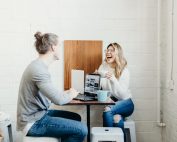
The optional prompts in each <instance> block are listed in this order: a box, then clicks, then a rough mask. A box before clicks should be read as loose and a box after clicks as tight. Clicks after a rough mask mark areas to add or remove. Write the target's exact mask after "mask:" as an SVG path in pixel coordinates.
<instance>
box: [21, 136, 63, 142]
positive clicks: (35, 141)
mask: <svg viewBox="0 0 177 142" xmlns="http://www.w3.org/2000/svg"><path fill="white" fill-rule="evenodd" d="M23 142H60V139H57V138H51V137H28V136H25V137H24V138H23Z"/></svg>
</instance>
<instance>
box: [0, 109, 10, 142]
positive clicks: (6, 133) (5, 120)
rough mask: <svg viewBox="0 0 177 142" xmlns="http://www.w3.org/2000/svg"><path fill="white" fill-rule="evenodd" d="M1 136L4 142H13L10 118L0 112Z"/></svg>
mask: <svg viewBox="0 0 177 142" xmlns="http://www.w3.org/2000/svg"><path fill="white" fill-rule="evenodd" d="M0 134H1V135H2V137H3V140H2V142H13V135H12V125H11V120H10V116H9V115H8V114H5V113H3V112H0Z"/></svg>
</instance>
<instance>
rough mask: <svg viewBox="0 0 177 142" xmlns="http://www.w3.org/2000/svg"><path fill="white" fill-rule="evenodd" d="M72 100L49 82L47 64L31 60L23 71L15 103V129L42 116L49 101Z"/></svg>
mask: <svg viewBox="0 0 177 142" xmlns="http://www.w3.org/2000/svg"><path fill="white" fill-rule="evenodd" d="M71 100H72V97H71V95H70V94H67V93H66V92H59V91H58V89H57V88H56V87H54V85H53V84H52V82H51V77H50V74H49V71H48V67H47V65H45V64H44V63H43V61H41V60H40V59H36V60H35V61H33V62H32V63H31V64H30V65H28V67H27V68H26V70H25V71H24V73H23V76H22V79H21V82H20V88H19V94H18V103H17V130H20V131H22V130H23V129H24V127H25V126H26V125H27V124H28V123H31V122H35V121H37V120H39V119H41V118H42V116H43V115H44V114H45V113H46V111H47V110H48V108H49V106H50V104H51V102H52V103H54V104H56V105H62V104H65V103H68V102H70V101H71Z"/></svg>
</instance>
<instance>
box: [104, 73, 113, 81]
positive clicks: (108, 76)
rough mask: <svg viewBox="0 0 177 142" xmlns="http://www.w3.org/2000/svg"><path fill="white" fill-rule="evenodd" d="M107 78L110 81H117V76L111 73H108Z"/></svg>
mask: <svg viewBox="0 0 177 142" xmlns="http://www.w3.org/2000/svg"><path fill="white" fill-rule="evenodd" d="M105 77H106V78H107V79H109V80H110V81H114V80H115V79H116V77H115V75H114V74H113V73H111V72H106V74H105Z"/></svg>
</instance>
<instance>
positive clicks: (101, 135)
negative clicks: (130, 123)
mask: <svg viewBox="0 0 177 142" xmlns="http://www.w3.org/2000/svg"><path fill="white" fill-rule="evenodd" d="M91 136H92V142H99V141H116V142H124V135H123V132H122V129H121V128H115V127H93V128H92V130H91Z"/></svg>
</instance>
